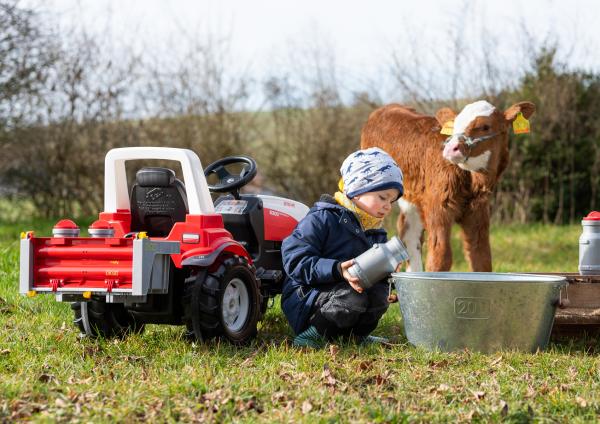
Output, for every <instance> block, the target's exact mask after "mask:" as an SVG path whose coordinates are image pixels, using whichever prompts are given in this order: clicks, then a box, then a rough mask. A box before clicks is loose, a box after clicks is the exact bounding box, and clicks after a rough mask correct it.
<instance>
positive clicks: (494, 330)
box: [391, 272, 567, 353]
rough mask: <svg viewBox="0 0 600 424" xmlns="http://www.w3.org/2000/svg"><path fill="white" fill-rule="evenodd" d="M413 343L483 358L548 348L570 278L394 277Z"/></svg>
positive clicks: (430, 274) (490, 275) (484, 275)
mask: <svg viewBox="0 0 600 424" xmlns="http://www.w3.org/2000/svg"><path fill="white" fill-rule="evenodd" d="M391 280H392V281H393V282H394V284H395V285H396V291H397V292H398V298H399V302H400V309H401V311H402V317H403V320H404V328H405V331H406V337H407V338H408V341H409V342H410V343H412V344H414V345H415V346H422V347H424V348H426V349H430V350H434V349H438V350H442V351H454V350H461V349H465V348H466V349H469V350H476V351H480V352H486V353H488V352H495V351H498V350H514V349H516V350H523V351H529V352H535V351H536V350H538V349H540V350H541V349H545V348H546V347H547V346H548V340H549V338H550V331H551V330H552V323H553V321H554V312H555V309H556V304H557V302H558V300H559V296H560V289H561V287H564V286H566V284H567V282H566V279H565V278H564V277H558V276H550V275H531V274H527V275H525V274H502V273H493V272H489V273H488V272H412V273H411V272H404V273H394V274H392V276H391Z"/></svg>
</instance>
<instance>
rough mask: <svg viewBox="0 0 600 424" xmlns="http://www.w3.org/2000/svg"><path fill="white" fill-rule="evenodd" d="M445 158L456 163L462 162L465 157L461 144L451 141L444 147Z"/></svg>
mask: <svg viewBox="0 0 600 424" xmlns="http://www.w3.org/2000/svg"><path fill="white" fill-rule="evenodd" d="M443 156H444V159H446V160H449V161H450V162H454V163H456V162H461V161H463V160H464V159H465V155H464V154H463V152H462V150H461V148H460V143H458V142H456V141H451V142H449V143H448V144H446V146H445V147H444V152H443Z"/></svg>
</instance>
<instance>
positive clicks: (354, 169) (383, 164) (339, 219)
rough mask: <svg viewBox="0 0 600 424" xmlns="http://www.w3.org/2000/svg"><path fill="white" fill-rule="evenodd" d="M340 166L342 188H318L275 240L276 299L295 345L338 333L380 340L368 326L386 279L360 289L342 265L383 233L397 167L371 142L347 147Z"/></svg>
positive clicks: (395, 191)
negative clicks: (279, 266) (280, 272)
mask: <svg viewBox="0 0 600 424" xmlns="http://www.w3.org/2000/svg"><path fill="white" fill-rule="evenodd" d="M340 171H341V174H342V181H341V182H340V190H342V191H343V192H342V191H338V192H337V193H335V196H334V197H332V196H330V195H327V194H324V195H322V196H321V198H320V199H319V201H318V202H317V203H315V204H314V206H313V207H312V208H311V209H310V211H309V212H308V214H307V215H306V216H305V217H304V218H303V219H302V220H301V221H300V222H299V223H298V225H297V226H296V228H295V230H294V231H293V232H292V234H291V235H290V236H289V237H287V238H286V239H285V240H284V241H283V244H282V249H281V251H282V256H283V266H284V269H285V272H286V280H285V282H284V285H283V295H282V298H281V306H282V309H283V312H284V313H285V315H286V317H287V319H288V321H289V323H290V325H291V326H292V328H293V330H294V332H295V333H296V334H297V336H296V338H295V339H294V345H295V346H308V347H313V348H319V347H322V346H323V345H324V344H325V342H326V341H327V340H328V339H331V338H334V337H339V336H353V337H355V338H356V339H357V340H358V341H360V342H363V343H370V342H383V341H385V339H382V338H377V337H373V336H370V333H371V332H372V331H373V330H374V329H375V328H376V327H377V323H378V322H379V319H380V318H381V316H382V315H383V314H384V313H385V311H386V310H387V308H388V300H387V297H388V284H387V282H386V281H385V280H383V281H380V282H378V283H376V284H375V285H373V286H372V287H371V288H369V289H366V290H364V289H363V288H362V287H361V286H360V281H359V280H358V279H357V278H354V277H352V276H351V275H350V274H349V273H348V268H350V266H352V264H353V259H354V258H356V257H357V256H359V255H360V254H361V253H363V252H365V251H366V250H368V249H370V248H371V247H372V246H373V244H375V243H385V242H386V241H387V234H386V232H385V230H384V229H383V228H382V224H383V218H384V217H385V216H386V215H387V214H389V213H390V211H391V210H392V204H393V203H394V202H395V201H396V200H398V198H399V197H400V196H402V193H403V191H404V187H403V185H402V171H401V170H400V168H399V167H398V165H397V164H396V162H395V161H394V160H393V159H392V158H391V156H389V155H388V154H387V153H385V152H384V151H383V150H381V149H379V148H377V147H373V148H370V149H366V150H359V151H357V152H354V153H352V154H351V155H349V156H348V157H347V158H346V159H345V160H344V162H343V163H342V167H341V169H340ZM342 184H343V186H342Z"/></svg>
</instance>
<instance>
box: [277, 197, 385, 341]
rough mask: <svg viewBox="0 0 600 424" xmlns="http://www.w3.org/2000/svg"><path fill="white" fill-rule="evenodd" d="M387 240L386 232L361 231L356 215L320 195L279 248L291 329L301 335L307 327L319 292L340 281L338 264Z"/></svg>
mask: <svg viewBox="0 0 600 424" xmlns="http://www.w3.org/2000/svg"><path fill="white" fill-rule="evenodd" d="M386 241H387V234H386V232H385V230H383V229H375V230H367V231H363V230H362V228H361V226H360V223H359V222H358V218H357V217H356V215H354V214H353V213H352V212H351V211H349V210H348V209H346V208H344V207H342V206H340V205H339V204H337V202H336V201H335V200H334V199H333V197H331V196H329V195H323V196H321V199H320V200H319V201H318V202H317V203H315V204H314V206H313V207H312V208H311V209H310V210H309V211H308V214H307V215H306V216H305V217H304V218H303V219H302V220H301V221H300V222H299V223H298V225H297V226H296V228H295V229H294V231H293V232H292V234H290V235H289V236H288V237H287V238H286V239H284V240H283V243H282V246H281V253H282V257H283V267H284V270H285V273H286V278H285V280H284V283H283V293H282V296H281V308H282V309H283V312H284V313H285V316H286V317H287V319H288V321H289V323H290V325H291V326H292V328H293V330H294V331H295V332H296V333H300V332H302V331H304V330H305V329H306V328H307V327H308V318H309V314H310V311H311V308H312V306H313V304H314V301H315V299H316V297H317V295H318V293H319V291H320V290H323V289H327V288H329V287H331V286H333V285H335V284H336V283H339V282H340V281H343V277H342V276H341V274H340V272H339V270H338V263H341V262H344V261H347V260H349V259H353V258H356V257H357V256H359V255H360V254H361V253H363V252H365V251H366V250H368V249H369V248H371V247H372V246H373V244H375V243H385V242H386Z"/></svg>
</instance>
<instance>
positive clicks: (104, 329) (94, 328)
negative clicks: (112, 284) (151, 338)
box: [71, 298, 144, 339]
mask: <svg viewBox="0 0 600 424" xmlns="http://www.w3.org/2000/svg"><path fill="white" fill-rule="evenodd" d="M85 308H87V321H88V322H87V325H86V322H85V315H86V313H85V311H84V309H85ZM71 309H73V313H74V314H75V319H74V320H73V323H74V324H75V325H76V326H77V327H78V328H79V330H80V331H81V333H82V334H84V335H86V336H88V337H91V338H94V339H95V338H97V337H104V338H114V337H124V336H126V335H128V334H130V333H141V332H142V331H144V324H141V323H138V322H137V321H136V319H135V318H134V316H133V315H132V314H131V313H130V312H129V311H128V310H127V309H126V308H125V306H124V305H123V304H122V303H106V302H105V301H104V300H103V299H100V298H92V299H91V300H89V301H87V302H74V303H71Z"/></svg>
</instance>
